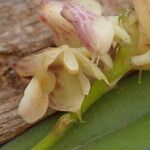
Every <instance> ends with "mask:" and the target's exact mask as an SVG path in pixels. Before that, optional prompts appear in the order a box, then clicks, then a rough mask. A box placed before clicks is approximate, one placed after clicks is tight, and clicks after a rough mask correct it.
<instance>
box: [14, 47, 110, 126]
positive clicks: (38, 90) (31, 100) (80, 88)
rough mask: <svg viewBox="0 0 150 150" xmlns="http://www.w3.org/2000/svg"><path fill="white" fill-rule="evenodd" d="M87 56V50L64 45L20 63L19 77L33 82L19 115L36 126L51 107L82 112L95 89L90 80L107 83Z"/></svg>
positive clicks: (27, 58)
mask: <svg viewBox="0 0 150 150" xmlns="http://www.w3.org/2000/svg"><path fill="white" fill-rule="evenodd" d="M87 53H88V51H87V50H86V49H85V48H69V47H68V46H66V45H63V46H61V47H59V48H48V49H46V50H45V51H43V52H41V53H38V54H33V55H31V56H27V57H25V58H23V59H22V60H20V61H19V62H18V63H17V64H16V66H15V69H16V71H17V73H18V74H19V75H21V76H22V77H32V80H31V82H30V83H29V85H28V86H27V88H26V90H25V93H24V96H23V98H22V100H21V103H20V105H19V109H18V112H19V115H20V116H22V117H23V118H24V120H25V121H27V122H28V123H32V122H35V121H37V120H38V119H40V118H41V117H42V116H43V115H44V114H45V112H46V110H47V108H48V106H49V107H50V108H52V109H54V110H59V111H69V112H79V111H80V107H81V104H82V102H83V100H84V97H85V95H88V93H89V90H90V87H91V83H90V80H89V79H90V78H91V77H92V78H93V79H97V80H104V81H105V82H107V79H106V77H105V75H104V74H103V73H102V71H101V70H100V69H99V68H98V67H97V66H96V65H95V64H94V63H93V62H91V60H90V59H89V58H88V57H87V56H86V55H87ZM89 77H90V78H89ZM107 83H108V82H107Z"/></svg>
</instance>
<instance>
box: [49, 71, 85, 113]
mask: <svg viewBox="0 0 150 150" xmlns="http://www.w3.org/2000/svg"><path fill="white" fill-rule="evenodd" d="M57 82H58V83H57V84H58V85H57V86H56V87H55V89H54V90H53V91H52V93H51V94H50V96H49V98H50V102H49V106H50V108H52V109H54V110H59V111H70V112H78V111H79V110H80V107H81V104H82V102H83V100H84V96H85V95H84V94H83V92H82V88H81V85H80V80H79V79H78V75H70V74H69V73H68V72H67V71H65V70H64V69H63V70H60V71H59V75H58V77H57Z"/></svg>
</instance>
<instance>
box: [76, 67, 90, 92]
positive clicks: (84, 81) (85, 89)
mask: <svg viewBox="0 0 150 150" xmlns="http://www.w3.org/2000/svg"><path fill="white" fill-rule="evenodd" d="M78 77H79V81H80V84H81V88H82V91H83V93H84V94H85V95H88V94H89V91H90V88H91V84H90V81H89V80H88V78H87V77H86V76H85V75H84V73H83V72H82V71H81V70H80V71H79V73H78Z"/></svg>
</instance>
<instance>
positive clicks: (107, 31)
mask: <svg viewBox="0 0 150 150" xmlns="http://www.w3.org/2000/svg"><path fill="white" fill-rule="evenodd" d="M61 14H62V16H63V17H64V18H65V19H67V20H68V21H69V22H70V23H71V24H72V25H73V26H74V28H75V29H76V32H77V33H78V36H79V38H80V40H81V41H82V43H83V45H84V46H85V47H86V48H87V49H88V50H89V51H90V52H91V53H92V56H93V60H96V58H98V59H97V60H99V59H101V60H102V61H103V62H104V63H105V64H106V65H108V66H109V67H111V68H112V67H113V62H112V59H111V57H110V56H109V54H108V52H109V50H110V48H111V46H112V43H113V41H114V36H115V35H116V36H118V37H119V38H120V39H121V40H122V41H124V42H125V43H131V39H130V36H129V34H128V33H127V32H126V31H125V30H124V29H123V28H121V27H120V26H119V23H118V22H119V21H118V20H119V19H118V18H119V17H118V18H117V17H116V18H117V21H115V22H114V19H112V18H113V17H104V16H102V13H101V12H94V11H92V10H88V9H86V8H85V7H83V6H81V5H79V4H77V3H75V2H70V3H66V4H65V5H64V8H63V11H62V12H61ZM114 18H115V17H114ZM104 58H107V59H106V60H105V59H104ZM108 62H109V63H108Z"/></svg>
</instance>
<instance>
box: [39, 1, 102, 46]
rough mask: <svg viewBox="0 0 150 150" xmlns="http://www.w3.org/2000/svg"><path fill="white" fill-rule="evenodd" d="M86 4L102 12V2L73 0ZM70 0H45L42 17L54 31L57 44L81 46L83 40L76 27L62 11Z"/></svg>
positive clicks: (91, 8) (88, 7)
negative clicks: (64, 16)
mask: <svg viewBox="0 0 150 150" xmlns="http://www.w3.org/2000/svg"><path fill="white" fill-rule="evenodd" d="M72 1H76V2H77V3H79V4H81V5H83V6H85V7H86V8H87V9H90V10H93V11H96V12H98V11H99V12H101V6H100V4H99V3H98V2H97V1H95V0H92V1H91V0H72ZM67 2H69V0H63V1H58V0H46V1H45V0H43V1H42V4H41V5H42V7H41V13H40V18H41V21H42V22H44V23H45V24H46V25H47V26H48V27H50V29H52V32H53V34H54V35H53V40H54V43H55V44H56V46H61V45H63V44H67V45H69V46H70V47H81V45H82V44H81V41H80V39H79V38H78V36H77V33H76V31H75V29H74V27H73V26H72V25H71V24H70V23H69V22H68V21H67V20H66V19H64V18H63V17H62V16H61V14H60V12H61V11H62V10H63V6H64V5H65V4H66V3H67Z"/></svg>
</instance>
